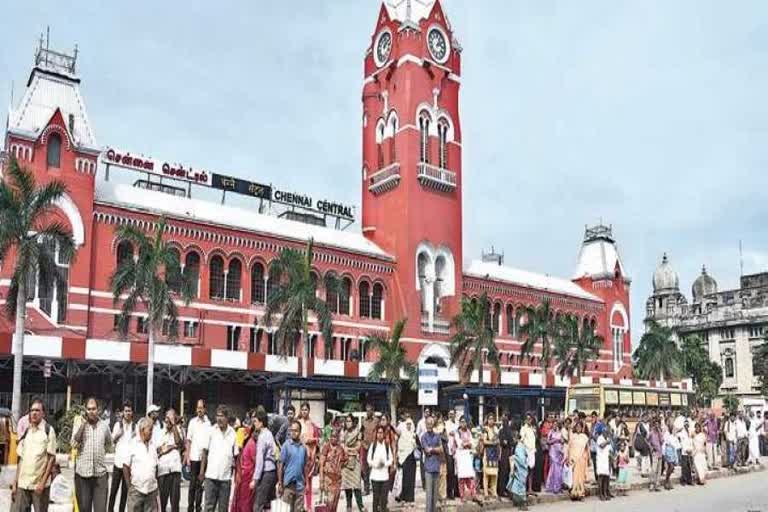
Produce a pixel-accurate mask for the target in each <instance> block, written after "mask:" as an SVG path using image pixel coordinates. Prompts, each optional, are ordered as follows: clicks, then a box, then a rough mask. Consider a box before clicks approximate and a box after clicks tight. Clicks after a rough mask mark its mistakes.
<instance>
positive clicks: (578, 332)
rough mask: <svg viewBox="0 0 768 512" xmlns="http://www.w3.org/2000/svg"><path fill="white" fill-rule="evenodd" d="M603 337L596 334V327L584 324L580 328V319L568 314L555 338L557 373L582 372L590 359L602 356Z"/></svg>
mask: <svg viewBox="0 0 768 512" xmlns="http://www.w3.org/2000/svg"><path fill="white" fill-rule="evenodd" d="M602 346H603V337H602V336H600V335H599V334H595V330H594V328H592V327H591V326H586V325H585V326H584V327H582V328H581V329H579V320H578V319H577V318H575V317H572V316H567V317H566V318H565V319H564V320H563V322H562V325H561V330H560V333H559V335H558V336H557V337H556V338H555V347H554V358H555V360H556V361H557V362H558V365H557V373H558V374H559V375H560V376H561V377H566V376H572V375H574V374H575V375H576V377H577V378H579V379H580V378H581V374H582V373H583V372H584V369H585V368H586V367H587V364H588V363H589V362H590V361H594V360H595V359H597V358H598V357H599V356H600V347H602Z"/></svg>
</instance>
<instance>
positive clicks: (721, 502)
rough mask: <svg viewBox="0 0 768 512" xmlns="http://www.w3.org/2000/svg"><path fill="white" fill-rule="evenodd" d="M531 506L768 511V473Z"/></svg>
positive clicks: (586, 510) (578, 511)
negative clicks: (606, 500)
mask: <svg viewBox="0 0 768 512" xmlns="http://www.w3.org/2000/svg"><path fill="white" fill-rule="evenodd" d="M529 508H530V510H532V511H533V510H535V511H537V512H560V511H562V512H566V511H567V512H592V511H606V510H614V511H620V512H656V511H658V512H706V511H710V510H712V511H717V512H768V473H766V472H762V471H758V472H753V473H747V474H743V475H738V476H732V477H730V478H718V479H716V480H710V481H709V482H707V485H705V486H703V487H702V486H698V487H680V486H677V487H675V488H674V489H673V490H671V491H662V492H657V493H651V492H648V491H631V492H630V494H628V495H627V496H623V497H619V498H614V499H613V500H611V501H610V503H604V502H602V501H599V500H598V499H596V498H590V499H588V500H585V501H583V502H580V503H574V502H570V501H567V502H558V503H552V504H549V505H536V506H531V507H529Z"/></svg>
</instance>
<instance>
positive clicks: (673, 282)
mask: <svg viewBox="0 0 768 512" xmlns="http://www.w3.org/2000/svg"><path fill="white" fill-rule="evenodd" d="M679 288H680V277H679V276H678V275H677V272H675V270H674V269H673V268H672V265H670V264H669V259H668V258H667V253H664V257H663V258H662V259H661V264H660V265H659V266H658V267H657V268H656V272H654V273H653V291H654V293H656V292H662V291H665V290H678V289H679Z"/></svg>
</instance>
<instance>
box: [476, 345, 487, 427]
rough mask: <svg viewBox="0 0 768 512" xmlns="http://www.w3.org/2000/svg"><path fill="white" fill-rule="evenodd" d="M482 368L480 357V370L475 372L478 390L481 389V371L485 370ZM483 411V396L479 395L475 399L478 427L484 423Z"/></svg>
mask: <svg viewBox="0 0 768 512" xmlns="http://www.w3.org/2000/svg"><path fill="white" fill-rule="evenodd" d="M483 366H484V365H483V358H482V357H481V358H480V369H479V371H478V372H477V386H478V387H479V388H481V389H482V387H483V370H485V368H484V367H483ZM484 409H485V396H483V395H480V396H479V397H478V398H477V421H478V425H483V421H484V418H483V413H484V412H485V411H484Z"/></svg>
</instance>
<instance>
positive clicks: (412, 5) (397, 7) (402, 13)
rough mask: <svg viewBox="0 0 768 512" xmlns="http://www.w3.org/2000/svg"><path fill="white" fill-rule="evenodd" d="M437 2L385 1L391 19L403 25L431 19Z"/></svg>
mask: <svg viewBox="0 0 768 512" xmlns="http://www.w3.org/2000/svg"><path fill="white" fill-rule="evenodd" d="M435 3H437V0H384V6H385V7H386V8H387V14H389V17H390V19H392V20H394V21H399V22H401V23H403V22H406V21H410V22H413V23H417V24H418V23H419V21H421V20H422V19H424V18H427V17H429V14H430V13H431V12H432V7H434V5H435Z"/></svg>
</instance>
